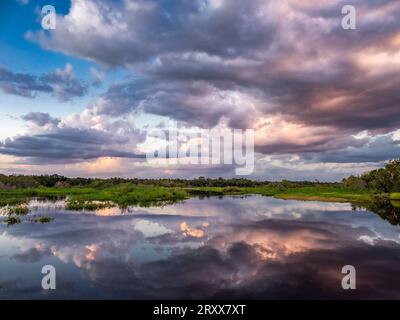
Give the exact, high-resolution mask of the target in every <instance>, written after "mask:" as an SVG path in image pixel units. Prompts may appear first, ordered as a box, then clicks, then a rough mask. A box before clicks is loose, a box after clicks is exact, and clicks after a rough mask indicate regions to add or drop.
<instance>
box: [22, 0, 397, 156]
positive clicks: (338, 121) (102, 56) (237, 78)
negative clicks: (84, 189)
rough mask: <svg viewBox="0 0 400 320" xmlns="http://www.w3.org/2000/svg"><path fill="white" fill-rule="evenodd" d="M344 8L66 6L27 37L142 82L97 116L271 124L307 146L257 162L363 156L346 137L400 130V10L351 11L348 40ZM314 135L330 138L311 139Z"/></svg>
mask: <svg viewBox="0 0 400 320" xmlns="http://www.w3.org/2000/svg"><path fill="white" fill-rule="evenodd" d="M346 4H348V3H347V1H344V0H337V1H329V2H321V1H295V0H285V1H272V0H252V1H239V0H229V1H227V0H221V1H217V0H210V1H201V0H195V1H184V0H182V1H169V0H159V1H154V0H152V1H141V0H138V1H129V2H115V1H97V0H91V1H82V0H76V1H74V2H73V3H72V7H71V10H70V12H69V14H68V15H66V16H64V17H61V16H60V17H59V20H58V24H57V29H56V30H54V32H52V33H51V34H48V35H47V34H45V33H44V32H37V33H27V37H28V38H29V39H32V40H34V41H37V42H39V43H40V44H41V45H42V46H43V47H44V48H46V49H50V50H54V51H61V52H64V53H66V54H69V55H74V56H78V57H81V58H85V59H89V60H94V61H96V62H98V63H100V64H103V65H106V66H111V67H126V68H129V70H134V71H135V74H139V75H140V76H139V77H135V80H127V81H126V82H125V83H121V84H118V85H114V86H112V87H111V88H109V89H108V90H107V91H106V92H105V93H104V94H103V95H101V96H100V98H99V99H98V101H97V102H96V103H95V104H94V105H93V106H91V107H92V108H93V110H96V112H98V114H102V115H109V116H115V117H118V116H120V115H124V114H127V113H130V112H132V111H134V110H137V109H140V110H144V111H145V112H148V113H152V114H157V115H162V116H167V117H171V118H173V119H177V120H180V121H185V122H188V123H190V124H194V125H197V126H201V127H213V126H215V125H216V124H218V123H219V122H220V121H221V120H225V121H226V123H227V124H228V125H229V126H230V127H233V128H252V127H255V126H256V124H255V123H256V122H257V121H258V120H260V119H261V120H262V119H263V118H269V117H274V116H279V117H281V118H282V119H283V120H285V121H286V122H289V123H295V124H302V125H304V126H306V127H307V128H308V133H306V134H308V135H314V137H315V138H316V139H313V140H312V141H311V140H310V141H309V142H307V143H302V140H304V139H303V138H304V137H300V136H299V137H297V139H290V141H285V140H284V139H275V140H274V141H273V142H268V141H264V142H262V143H260V144H258V145H257V146H256V147H257V150H258V151H259V152H262V153H296V154H302V153H315V152H317V153H322V152H326V151H329V150H345V149H346V148H347V147H350V148H356V147H361V146H362V145H363V144H365V143H366V141H356V140H354V139H353V138H352V137H351V135H352V134H356V133H359V132H360V131H363V130H368V131H369V132H371V134H373V135H376V134H385V133H388V132H391V131H394V130H396V129H398V128H399V127H400V106H399V101H400V91H399V90H398V88H399V86H400V57H399V49H400V20H399V19H398V17H399V16H400V3H399V2H398V1H389V0H384V1H377V0H368V1H364V0H355V1H353V2H352V3H351V4H352V5H354V6H355V8H356V10H357V29H356V30H344V29H342V27H341V18H342V17H343V15H342V14H341V9H342V6H343V5H346ZM65 39H68V41H65ZM282 127H283V128H284V127H285V125H283V126H282ZM320 127H324V128H330V129H332V130H331V131H330V132H329V133H328V134H327V133H321V134H320V136H318V133H315V130H314V129H315V128H320ZM256 129H257V128H256ZM282 131H284V130H282ZM266 132H268V131H266ZM290 134H291V135H295V134H296V130H293V132H291V133H290ZM282 135H284V136H285V137H287V136H288V134H286V133H282ZM349 150H352V149H349ZM349 152H350V151H349ZM327 157H328V156H327ZM352 157H353V159H358V158H360V157H357V156H351V155H349V157H347V159H349V160H350V159H351V158H352ZM329 158H330V159H334V158H335V156H333V155H329ZM376 158H379V157H376Z"/></svg>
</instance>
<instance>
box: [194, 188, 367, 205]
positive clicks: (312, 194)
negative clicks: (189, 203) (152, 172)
mask: <svg viewBox="0 0 400 320" xmlns="http://www.w3.org/2000/svg"><path fill="white" fill-rule="evenodd" d="M187 191H188V192H189V193H191V194H194V195H208V196H212V195H246V194H259V195H263V196H269V197H275V198H279V199H288V200H289V199H292V200H314V201H332V202H365V201H372V197H373V192H372V191H371V190H366V189H360V190H355V189H348V188H343V187H335V186H309V187H289V188H283V187H282V186H279V185H273V184H272V185H268V186H260V187H248V188H232V187H228V188H218V187H209V188H208V187H207V188H192V189H188V190H187Z"/></svg>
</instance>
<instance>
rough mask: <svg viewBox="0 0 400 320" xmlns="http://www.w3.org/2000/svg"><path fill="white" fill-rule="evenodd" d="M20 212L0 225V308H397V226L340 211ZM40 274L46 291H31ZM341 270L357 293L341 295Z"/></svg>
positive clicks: (225, 203)
mask: <svg viewBox="0 0 400 320" xmlns="http://www.w3.org/2000/svg"><path fill="white" fill-rule="evenodd" d="M30 207H31V212H30V213H29V214H28V216H25V217H24V218H23V222H22V223H20V224H17V225H12V226H7V225H6V224H5V223H4V222H3V221H4V219H5V217H4V216H2V217H1V216H0V220H1V222H2V223H1V224H0V299H24V298H34V299H64V298H68V299H93V298H107V299H109V298H115V299H196V298H208V299H232V298H233V299H236V298H249V299H282V298H283V299H292V298H322V299H327V298H328V299H329V298H345V299H347V298H349V299H354V298H400V227H399V225H395V224H391V223H389V222H388V221H387V220H384V219H382V217H380V216H379V215H378V214H375V213H372V212H369V211H366V210H353V208H352V207H351V205H350V204H339V203H322V202H301V201H285V200H277V199H273V198H268V197H261V196H249V197H244V198H239V197H223V198H217V197H211V198H206V199H203V200H202V199H197V198H193V199H190V200H187V201H185V202H184V203H179V204H175V205H169V206H165V207H162V208H156V207H152V208H130V209H129V210H126V211H123V212H121V210H119V209H115V208H112V209H105V210H99V211H96V212H72V211H67V210H65V208H64V206H63V201H58V202H41V201H32V202H31V203H30ZM33 216H50V217H53V218H54V220H53V221H52V222H51V223H46V224H40V223H32V222H31V221H30V220H31V218H32V217H33ZM394 217H395V218H396V217H397V216H396V214H394ZM392 223H393V222H392ZM47 264H50V265H53V266H55V268H56V270H57V289H56V290H50V291H45V290H42V289H41V279H42V277H43V275H42V274H41V269H42V267H43V266H44V265H47ZM349 264H350V265H353V266H355V268H356V270H357V289H356V290H348V291H345V290H343V289H342V287H341V279H342V277H343V275H342V274H341V268H342V266H344V265H349Z"/></svg>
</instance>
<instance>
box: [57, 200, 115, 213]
mask: <svg viewBox="0 0 400 320" xmlns="http://www.w3.org/2000/svg"><path fill="white" fill-rule="evenodd" d="M65 207H66V209H68V210H74V211H80V210H87V211H95V210H99V209H106V208H112V207H115V204H114V203H112V202H111V201H83V200H73V199H68V200H67V202H66V206H65Z"/></svg>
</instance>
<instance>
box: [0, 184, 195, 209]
mask: <svg viewBox="0 0 400 320" xmlns="http://www.w3.org/2000/svg"><path fill="white" fill-rule="evenodd" d="M65 197H68V201H67V207H68V208H69V209H72V210H81V209H88V210H94V209H97V208H104V207H108V206H112V205H114V204H116V205H118V206H120V207H127V206H129V205H140V206H148V205H153V204H162V203H168V202H174V201H180V200H184V199H187V198H189V197H190V195H189V194H188V193H187V192H186V191H185V190H184V189H180V188H165V187H157V186H137V185H133V184H129V183H125V184H120V185H116V186H112V187H103V188H94V187H93V188H34V189H15V190H0V206H5V205H10V206H17V205H21V204H24V203H26V202H28V201H29V200H30V199H32V198H50V199H57V198H65Z"/></svg>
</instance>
